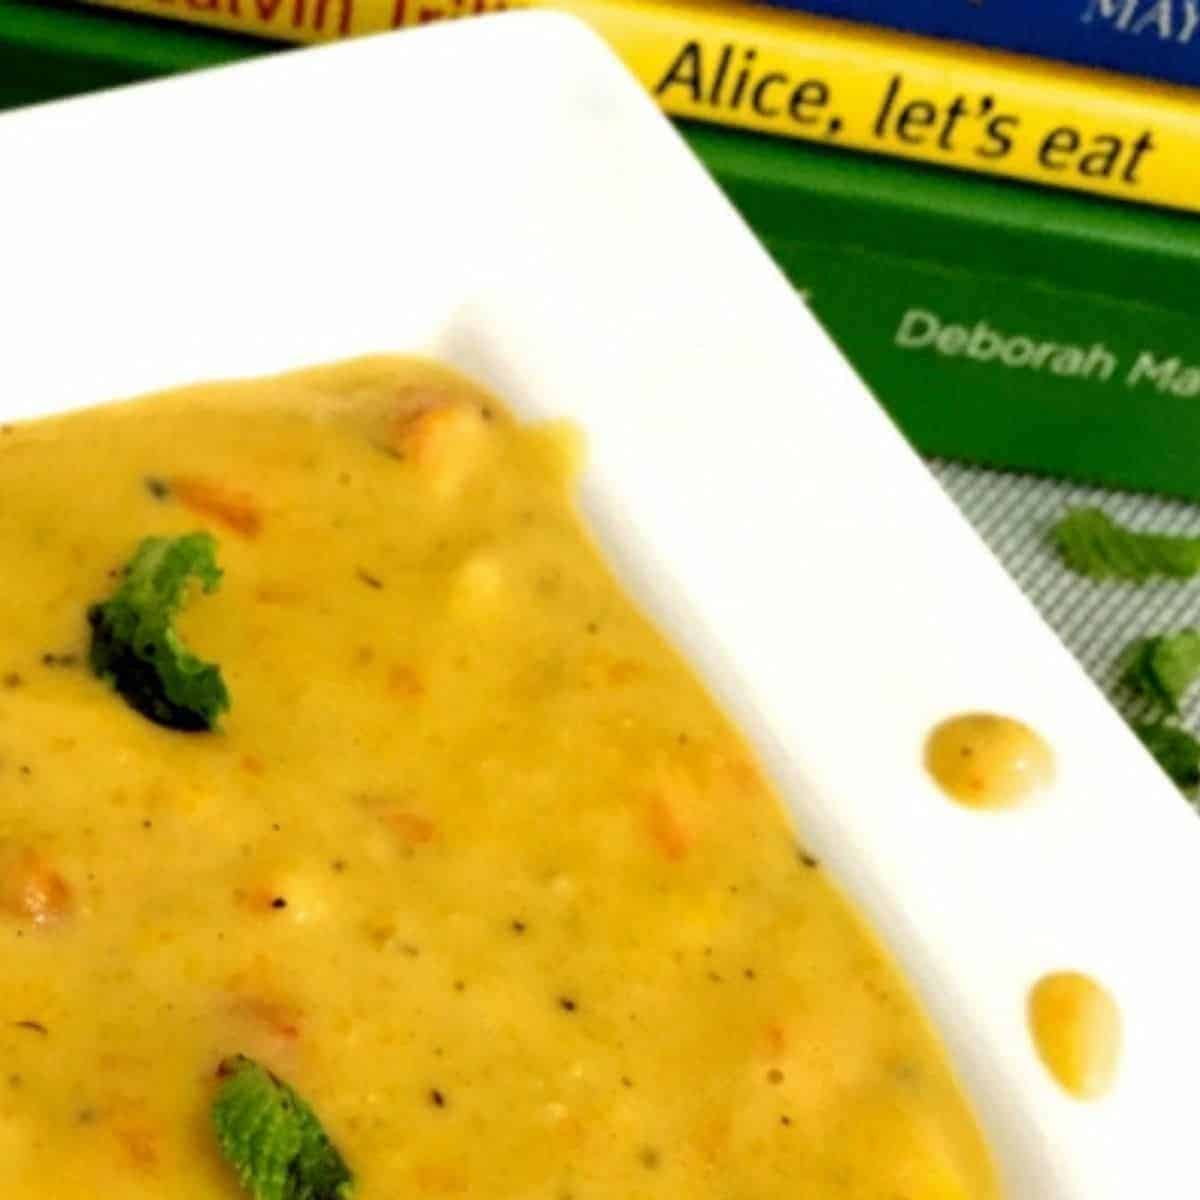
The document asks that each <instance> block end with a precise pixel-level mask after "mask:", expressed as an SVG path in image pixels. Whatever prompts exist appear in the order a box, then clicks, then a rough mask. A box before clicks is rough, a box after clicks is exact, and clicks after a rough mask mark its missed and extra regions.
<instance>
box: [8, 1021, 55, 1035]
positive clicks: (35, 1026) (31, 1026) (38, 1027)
mask: <svg viewBox="0 0 1200 1200" xmlns="http://www.w3.org/2000/svg"><path fill="white" fill-rule="evenodd" d="M13 1025H14V1026H15V1027H16V1028H17V1029H26V1030H28V1031H29V1032H30V1033H40V1034H41V1035H42V1036H43V1037H45V1036H46V1034H48V1033H49V1032H50V1030H48V1029H47V1028H46V1027H45V1025H43V1024H42V1023H41V1021H14V1022H13Z"/></svg>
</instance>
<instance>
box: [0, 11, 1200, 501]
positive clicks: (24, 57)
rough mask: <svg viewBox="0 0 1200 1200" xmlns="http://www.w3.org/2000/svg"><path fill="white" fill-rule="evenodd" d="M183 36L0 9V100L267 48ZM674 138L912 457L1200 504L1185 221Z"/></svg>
mask: <svg viewBox="0 0 1200 1200" xmlns="http://www.w3.org/2000/svg"><path fill="white" fill-rule="evenodd" d="M179 29H180V27H179V26H178V25H174V24H171V23H169V22H164V21H155V20H150V19H145V18H136V17H129V16H125V15H122V14H120V13H116V12H111V11H100V10H92V11H84V10H82V9H79V8H77V7H75V6H74V5H72V4H71V3H64V2H59V3H54V0H8V3H5V4H2V5H0V84H2V83H3V81H5V80H14V79H15V80H18V81H19V83H20V86H19V88H18V91H19V92H21V93H23V94H22V95H20V96H19V97H16V98H14V97H13V95H12V93H9V94H7V95H6V94H5V92H4V90H3V87H2V86H0V103H5V102H7V103H15V102H17V99H20V100H21V102H27V101H28V100H32V99H44V98H48V97H52V96H62V95H67V94H73V93H78V92H82V91H85V90H87V89H89V88H98V87H107V86H111V85H112V84H114V83H123V82H128V81H131V80H134V79H147V78H152V77H155V76H158V75H162V74H166V73H170V72H178V71H184V70H188V69H190V68H193V67H202V66H208V65H210V64H212V63H215V62H221V61H229V62H231V61H234V60H237V59H240V58H245V57H248V56H250V55H254V54H261V53H273V52H277V50H278V49H279V48H278V47H277V46H276V45H274V44H272V43H270V42H263V41H257V40H253V39H246V38H235V37H230V36H228V35H226V34H219V33H215V32H212V31H205V30H199V29H193V30H191V32H190V33H189V34H188V35H187V36H181V35H180V33H179ZM679 128H680V130H681V131H682V133H683V135H684V137H685V138H686V139H687V141H688V142H689V144H690V145H691V147H692V149H693V150H694V151H695V152H696V154H697V155H698V156H699V157H700V158H701V160H702V161H703V162H704V163H705V165H706V166H707V168H708V169H709V171H710V172H711V173H712V174H713V176H714V177H715V178H716V180H717V182H718V183H719V184H720V186H721V187H722V188H723V189H724V191H725V193H726V195H727V196H728V197H729V198H730V200H731V201H732V203H733V204H734V206H735V207H736V208H737V209H738V210H739V212H740V213H741V214H742V216H743V217H744V218H745V219H746V221H747V222H748V223H749V225H750V226H751V227H752V228H753V229H754V231H755V232H756V233H757V235H758V236H759V238H760V239H761V240H762V241H763V243H764V244H765V245H766V247H767V249H768V250H769V251H770V252H771V253H772V254H773V256H774V257H775V260H776V261H777V262H778V263H779V265H780V266H781V267H782V269H783V270H784V271H785V272H786V273H787V275H788V277H789V278H790V279H791V281H792V282H793V283H794V285H795V286H796V287H797V288H798V289H799V290H800V291H801V293H802V294H803V295H804V297H805V299H806V301H807V303H808V304H809V305H810V306H811V307H812V308H813V310H814V311H815V313H816V315H817V316H818V317H819V319H820V320H821V321H822V323H823V324H824V326H825V328H826V329H827V330H828V332H829V333H830V335H831V336H832V337H833V338H834V340H835V341H836V342H837V343H838V344H839V346H840V347H841V349H842V350H843V352H844V353H845V354H846V356H847V357H848V358H849V360H850V362H851V363H852V364H853V365H854V367H855V368H856V370H857V371H858V372H859V374H860V375H861V376H862V377H863V379H864V380H865V381H866V383H867V384H868V386H869V387H870V388H871V390H872V391H873V392H874V394H875V395H876V396H877V397H878V398H879V400H880V402H881V403H882V404H883V405H884V407H885V408H886V409H887V410H888V411H889V413H890V414H891V416H892V417H893V418H894V419H895V421H896V422H897V424H898V425H899V427H900V428H901V430H902V431H903V432H904V433H905V434H906V436H907V437H908V438H909V439H910V441H912V442H913V444H914V445H915V446H916V447H917V449H919V450H920V451H922V452H923V453H926V454H929V455H938V456H942V457H947V458H954V459H959V460H961V461H966V462H976V463H983V464H987V465H991V466H999V467H1012V468H1016V469H1021V470H1026V471H1036V472H1039V473H1043V474H1050V475H1056V476H1061V477H1066V478H1073V479H1078V480H1083V481H1089V482H1096V483H1105V484H1110V485H1113V486H1120V487H1126V488H1133V489H1139V490H1144V491H1152V492H1162V493H1168V494H1173V495H1178V496H1183V497H1188V498H1191V499H1195V500H1200V456H1198V455H1196V454H1195V453H1194V451H1193V449H1192V448H1193V447H1194V446H1196V445H1198V444H1200V402H1198V401H1200V396H1197V395H1196V392H1195V389H1196V388H1197V386H1198V385H1200V378H1198V377H1197V375H1196V372H1195V367H1196V360H1197V359H1198V358H1200V353H1198V352H1196V351H1194V350H1192V346H1193V345H1194V342H1195V333H1194V329H1195V315H1194V314H1195V280H1196V279H1197V278H1200V222H1197V221H1196V220H1195V219H1194V218H1192V217H1191V216H1188V215H1185V214H1181V213H1175V212H1171V211H1167V210H1155V209H1149V208H1136V207H1134V206H1131V205H1115V204H1108V203H1105V202H1103V201H1100V200H1096V199H1094V198H1092V197H1088V196H1081V195H1073V194H1070V193H1067V192H1051V191H1047V190H1043V189H1041V188H1037V187H1032V186H1026V185H1020V184H1013V183H1009V182H1005V181H998V180H992V179H987V178H984V177H981V176H977V177H973V178H972V177H967V176H964V175H962V174H960V173H958V172H954V171H949V170H945V169H942V168H938V167H935V166H922V165H917V164H908V163H900V162H897V161H895V160H891V161H889V160H887V159H882V158H874V157H870V156H867V155H848V154H842V153H839V152H838V151H836V150H834V149H830V148H826V147H821V146H813V145H808V144H802V143H797V142H793V143H788V142H784V141H782V140H780V139H777V138H772V137H767V136H762V135H755V134H746V133H736V132H732V131H730V130H727V129H721V128H719V127H716V126H712V125H703V124H699V123H693V122H687V121H682V122H679ZM935 322H936V324H935ZM959 330H961V332H957V331H959ZM1022 339H1023V340H1022ZM1047 346H1050V347H1052V349H1050V350H1049V351H1047V350H1046V347H1047ZM1093 347H1098V349H1093ZM1060 350H1061V353H1060ZM1006 356H1007V358H1006ZM1039 356H1040V357H1039Z"/></svg>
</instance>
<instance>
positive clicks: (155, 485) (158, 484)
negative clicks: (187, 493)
mask: <svg viewBox="0 0 1200 1200" xmlns="http://www.w3.org/2000/svg"><path fill="white" fill-rule="evenodd" d="M142 482H143V483H144V484H145V485H146V491H148V492H149V493H150V495H152V496H153V497H154V498H155V500H165V499H166V498H167V497H168V496H169V495H170V494H171V485H170V484H169V483H168V482H167V481H166V480H165V479H159V478H158V476H157V475H147V476H146V478H145V479H143V480H142Z"/></svg>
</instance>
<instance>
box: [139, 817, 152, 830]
mask: <svg viewBox="0 0 1200 1200" xmlns="http://www.w3.org/2000/svg"><path fill="white" fill-rule="evenodd" d="M142 828H143V829H153V828H154V822H153V821H152V820H150V818H149V817H147V818H146V819H145V820H144V821H143V822H142Z"/></svg>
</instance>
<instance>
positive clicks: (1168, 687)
mask: <svg viewBox="0 0 1200 1200" xmlns="http://www.w3.org/2000/svg"><path fill="white" fill-rule="evenodd" d="M1120 666H1121V667H1122V672H1121V682H1122V683H1123V684H1125V686H1126V687H1128V688H1130V689H1131V690H1132V691H1134V692H1137V694H1138V695H1139V696H1144V697H1145V698H1146V699H1147V700H1152V701H1154V702H1155V703H1157V704H1159V705H1161V706H1162V707H1163V708H1164V709H1165V710H1166V711H1167V712H1169V713H1177V712H1178V711H1179V702H1180V701H1181V700H1182V699H1183V696H1184V693H1185V692H1186V691H1187V690H1188V688H1189V687H1191V685H1192V684H1193V683H1194V682H1195V680H1196V679H1197V677H1200V630H1197V629H1181V630H1180V631H1179V632H1178V633H1165V634H1159V635H1158V636H1156V637H1144V638H1138V639H1137V640H1136V641H1133V642H1130V643H1129V645H1128V646H1126V647H1125V650H1124V651H1123V652H1122V654H1121V659H1120Z"/></svg>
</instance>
